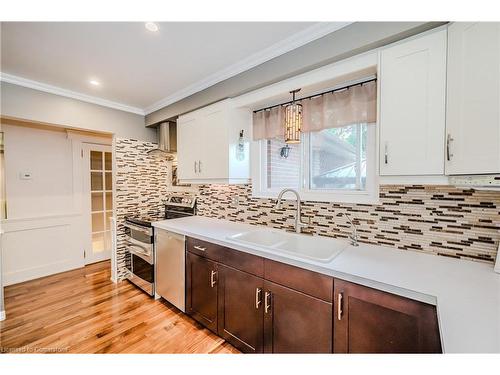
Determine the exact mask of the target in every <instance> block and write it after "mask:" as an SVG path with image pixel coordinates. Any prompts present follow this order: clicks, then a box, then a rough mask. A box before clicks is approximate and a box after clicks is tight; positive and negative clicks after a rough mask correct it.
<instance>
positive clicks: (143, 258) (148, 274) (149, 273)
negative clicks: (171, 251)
mask: <svg viewBox="0 0 500 375" xmlns="http://www.w3.org/2000/svg"><path fill="white" fill-rule="evenodd" d="M127 250H128V252H129V253H130V268H129V271H130V274H129V276H128V279H129V280H130V281H131V282H132V283H134V284H135V285H137V286H138V287H139V288H141V289H142V290H144V291H145V292H146V293H148V294H149V295H150V296H152V295H154V272H155V270H154V259H153V252H152V251H151V252H150V253H149V254H148V253H146V252H145V250H144V248H142V247H139V246H135V245H133V244H130V243H129V244H128V245H127Z"/></svg>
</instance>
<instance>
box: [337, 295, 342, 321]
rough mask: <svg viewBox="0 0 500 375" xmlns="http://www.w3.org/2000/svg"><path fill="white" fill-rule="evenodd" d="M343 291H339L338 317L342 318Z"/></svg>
mask: <svg viewBox="0 0 500 375" xmlns="http://www.w3.org/2000/svg"><path fill="white" fill-rule="evenodd" d="M342 297H343V296H342V293H339V295H338V299H337V319H338V320H342Z"/></svg>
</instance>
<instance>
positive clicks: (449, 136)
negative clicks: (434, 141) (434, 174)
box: [446, 133, 453, 161]
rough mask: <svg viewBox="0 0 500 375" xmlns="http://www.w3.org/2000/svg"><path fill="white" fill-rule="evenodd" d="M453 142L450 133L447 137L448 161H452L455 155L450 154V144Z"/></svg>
mask: <svg viewBox="0 0 500 375" xmlns="http://www.w3.org/2000/svg"><path fill="white" fill-rule="evenodd" d="M452 141H453V138H452V137H451V134H449V133H448V135H447V136H446V160H448V161H450V160H451V158H452V157H453V154H452V153H450V143H451V142H452Z"/></svg>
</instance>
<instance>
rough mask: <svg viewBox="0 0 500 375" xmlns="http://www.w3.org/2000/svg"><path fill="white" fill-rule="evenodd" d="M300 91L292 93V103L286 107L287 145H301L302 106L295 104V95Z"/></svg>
mask: <svg viewBox="0 0 500 375" xmlns="http://www.w3.org/2000/svg"><path fill="white" fill-rule="evenodd" d="M299 91H300V89H296V90H293V91H290V94H292V98H293V99H292V102H291V103H290V104H288V105H287V106H286V107H285V143H300V129H301V128H302V104H299V103H296V102H295V94H296V93H298V92H299Z"/></svg>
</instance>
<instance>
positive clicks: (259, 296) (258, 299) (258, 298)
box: [255, 288, 262, 310]
mask: <svg viewBox="0 0 500 375" xmlns="http://www.w3.org/2000/svg"><path fill="white" fill-rule="evenodd" d="M261 304H262V289H260V288H257V289H255V308H256V309H257V310H258V309H259V307H260V305H261Z"/></svg>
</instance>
